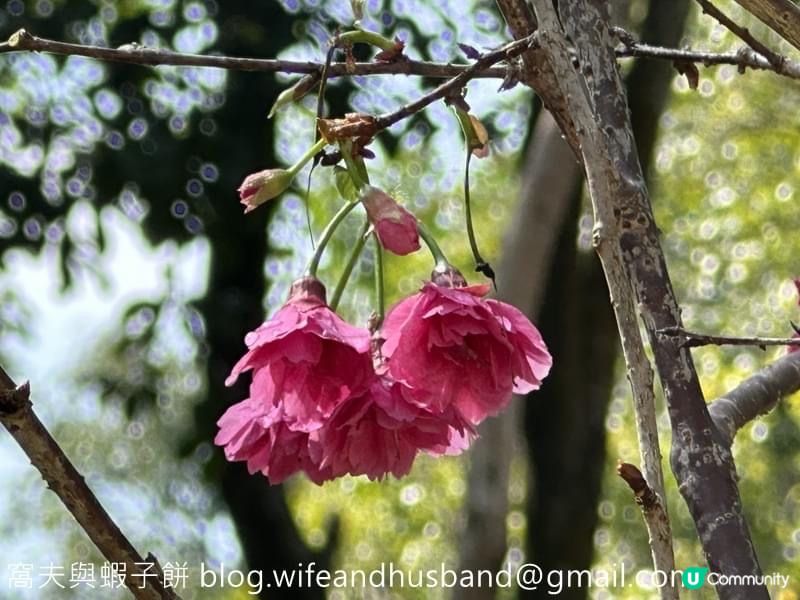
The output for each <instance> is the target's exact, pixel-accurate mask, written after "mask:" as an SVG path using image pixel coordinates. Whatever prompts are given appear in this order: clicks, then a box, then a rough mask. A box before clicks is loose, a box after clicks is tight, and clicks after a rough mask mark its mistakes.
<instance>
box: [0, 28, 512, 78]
mask: <svg viewBox="0 0 800 600" xmlns="http://www.w3.org/2000/svg"><path fill="white" fill-rule="evenodd" d="M18 51H29V52H48V53H51V54H60V55H66V56H85V57H87V58H94V59H97V60H102V61H106V62H119V63H128V64H134V65H146V66H159V65H169V66H187V67H216V68H219V69H227V70H230V71H261V72H268V73H277V72H280V73H299V74H308V73H317V74H320V73H322V69H323V67H324V63H321V62H313V61H305V62H303V61H293V60H276V59H270V58H237V57H232V56H207V55H203V54H181V53H179V52H172V51H171V50H160V49H156V48H148V47H146V46H140V45H138V44H125V45H123V46H120V47H119V48H103V47H101V46H85V45H82V44H70V43H67V42H58V41H55V40H49V39H45V38H40V37H37V36H35V35H33V34H31V33H29V32H28V31H26V30H25V29H20V30H19V31H17V32H16V33H15V34H13V35H12V36H11V37H10V38H9V39H8V41H7V42H3V43H0V53H4V52H18ZM470 67H471V66H470V65H452V64H445V63H434V62H425V61H416V60H398V61H395V62H368V63H354V64H351V65H348V64H347V63H346V62H337V63H333V64H332V65H331V67H330V70H329V72H328V77H342V76H355V75H420V76H422V77H435V78H438V79H445V78H448V77H455V76H456V75H459V74H460V73H463V72H464V71H466V70H467V69H469V68H470ZM507 73H508V69H506V68H505V67H494V68H486V69H483V70H477V71H473V73H472V75H471V76H470V79H476V78H481V77H483V78H485V77H491V78H503V77H505V76H506V75H507Z"/></svg>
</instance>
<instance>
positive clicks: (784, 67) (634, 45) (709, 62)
mask: <svg viewBox="0 0 800 600" xmlns="http://www.w3.org/2000/svg"><path fill="white" fill-rule="evenodd" d="M616 54H617V56H618V57H619V58H629V57H630V58H633V57H635V58H650V59H654V60H671V61H684V62H691V63H699V64H702V65H705V66H706V67H710V66H713V65H733V66H735V67H737V68H738V69H739V72H744V70H745V69H748V68H749V69H758V70H760V71H773V72H774V73H777V74H778V75H783V76H785V77H788V78H790V79H800V63H798V62H797V61H793V60H790V59H788V58H786V57H785V56H781V55H776V56H779V57H780V58H781V61H780V64H779V65H775V64H772V63H771V62H770V61H769V60H767V59H766V58H765V57H764V56H762V55H761V54H758V53H757V52H755V51H754V50H753V49H751V48H748V47H743V48H740V49H739V50H738V51H737V52H700V51H697V50H680V49H676V48H663V47H661V46H651V45H649V44H643V43H640V42H628V43H627V44H626V45H624V46H620V47H619V48H617V52H616Z"/></svg>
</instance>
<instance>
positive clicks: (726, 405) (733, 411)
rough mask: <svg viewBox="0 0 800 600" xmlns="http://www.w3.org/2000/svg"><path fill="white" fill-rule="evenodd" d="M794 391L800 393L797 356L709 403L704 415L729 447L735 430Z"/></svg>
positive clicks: (784, 358)
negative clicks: (708, 417)
mask: <svg viewBox="0 0 800 600" xmlns="http://www.w3.org/2000/svg"><path fill="white" fill-rule="evenodd" d="M797 390H800V352H791V353H789V354H787V355H786V356H782V357H781V358H779V359H778V360H776V361H775V362H774V363H772V364H770V365H767V366H766V367H764V368H763V369H761V370H760V371H758V372H757V373H756V374H755V375H753V376H752V377H749V378H747V379H745V380H744V381H743V382H742V383H740V384H739V385H738V386H736V387H735V388H734V389H732V390H731V391H729V392H728V393H727V394H725V395H724V396H721V397H720V398H718V399H717V400H715V401H714V402H712V403H711V404H710V405H709V407H708V412H709V413H710V414H711V418H712V419H713V421H714V424H715V425H716V426H717V429H718V430H719V432H720V433H721V434H722V435H723V437H724V438H725V441H726V442H727V444H728V445H729V446H730V445H731V444H732V443H733V439H734V438H735V437H736V433H737V432H738V431H739V429H741V428H742V427H744V426H745V425H746V424H747V423H749V422H750V421H752V420H753V419H755V418H756V417H758V416H759V415H764V414H767V413H768V412H769V411H771V410H772V409H773V408H774V407H775V406H776V405H777V404H778V402H779V401H780V400H781V398H784V397H785V396H788V395H789V394H793V393H794V392H796V391H797Z"/></svg>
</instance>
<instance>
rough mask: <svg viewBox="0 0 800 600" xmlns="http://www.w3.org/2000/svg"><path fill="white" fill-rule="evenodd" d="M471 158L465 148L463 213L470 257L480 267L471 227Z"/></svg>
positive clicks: (482, 261)
mask: <svg viewBox="0 0 800 600" xmlns="http://www.w3.org/2000/svg"><path fill="white" fill-rule="evenodd" d="M471 158H472V150H470V149H469V146H467V159H466V161H465V163H464V213H465V215H466V218H467V237H468V238H469V247H470V248H471V249H472V256H473V258H474V259H475V263H476V264H478V265H480V264H483V263H485V262H486V261H485V260H483V258H482V257H481V253H480V252H479V251H478V242H477V240H476V239H475V229H474V228H473V227H472V206H471V202H470V198H469V161H470V159H471Z"/></svg>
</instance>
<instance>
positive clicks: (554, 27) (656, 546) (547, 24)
mask: <svg viewBox="0 0 800 600" xmlns="http://www.w3.org/2000/svg"><path fill="white" fill-rule="evenodd" d="M534 6H535V9H536V15H537V17H538V18H539V19H540V25H541V32H540V33H541V43H542V46H543V48H545V50H547V51H549V52H550V58H551V61H552V64H553V69H554V71H555V73H556V75H557V76H558V79H559V83H560V85H561V86H562V93H563V94H564V96H566V97H567V99H568V105H569V108H570V111H571V114H572V115H573V119H574V121H575V124H576V125H577V131H578V135H579V136H580V137H579V139H580V144H581V150H582V152H583V160H584V168H585V170H586V174H587V181H588V183H589V190H590V194H591V197H592V202H593V206H594V218H595V230H594V242H595V249H596V250H597V254H598V256H599V257H600V260H601V262H602V265H603V270H604V272H605V275H606V281H607V282H608V289H609V292H610V294H611V304H612V307H613V309H614V315H615V317H616V320H617V328H618V330H619V335H620V341H621V343H622V353H623V356H624V358H625V366H626V368H627V375H628V381H629V382H630V386H631V391H632V393H633V404H634V414H635V416H636V432H637V435H638V440H639V451H640V454H641V457H642V462H643V464H644V466H645V471H646V473H647V480H648V481H649V482H650V485H651V486H653V488H654V490H655V492H654V494H655V495H656V497H660V498H666V493H665V491H664V475H663V470H662V468H661V450H660V446H659V440H658V425H657V422H656V411H655V395H654V392H653V369H652V366H651V364H650V361H649V359H648V358H647V355H646V353H645V349H644V343H643V341H642V336H641V333H640V328H639V319H638V315H637V312H636V305H635V302H634V299H635V294H634V291H633V288H632V287H631V279H630V277H629V276H628V274H627V273H626V270H625V264H624V258H623V256H622V249H621V247H620V244H619V243H618V241H617V239H618V236H619V235H620V233H621V230H620V226H619V223H618V222H617V220H616V219H614V217H613V205H612V202H611V199H610V197H609V196H608V195H605V196H603V197H601V194H607V193H611V189H612V185H613V184H611V185H609V184H607V183H606V184H605V185H602V189H603V192H600V191H599V189H598V183H599V182H600V181H601V180H602V179H603V178H605V177H608V176H609V174H610V173H611V172H612V169H613V168H614V167H613V164H612V163H613V161H612V158H611V152H612V150H611V149H609V148H608V147H607V145H606V141H605V140H604V139H603V134H602V132H601V131H599V130H598V129H599V128H598V125H597V123H598V122H601V119H602V118H603V116H602V115H601V110H602V108H600V107H599V106H598V104H597V103H596V102H597V98H596V97H593V95H592V90H590V89H587V86H585V85H584V83H583V82H582V81H581V80H579V79H578V78H577V77H576V71H575V69H574V68H573V66H572V61H571V60H570V54H569V50H568V48H567V44H566V39H565V35H564V32H562V30H561V27H560V25H559V23H558V18H557V16H556V14H555V10H554V9H553V5H552V3H551V2H550V0H537V1H535V2H534ZM575 10H585V7H584V8H580V9H578V8H576V9H575ZM569 20H570V18H569V16H567V21H569ZM573 39H574V38H573ZM609 41H610V40H609ZM579 53H580V52H579ZM579 60H580V59H579ZM601 60H602V58H601ZM614 66H615V67H616V65H614ZM585 68H586V69H594V66H589V61H588V60H587V62H586V67H585ZM594 72H595V73H597V74H600V73H601V72H602V69H601V68H598V69H596V70H595V71H594ZM619 85H621V83H620V84H619ZM593 100H594V101H595V103H593ZM607 100H611V99H606V100H604V101H607ZM626 114H627V110H626ZM628 126H630V125H629V123H628ZM631 138H632V135H631ZM595 169H598V171H600V170H603V171H604V172H603V173H602V174H599V173H595V172H594V171H595ZM640 177H641V175H640ZM613 178H615V177H613ZM613 178H612V180H613ZM642 179H643V177H642ZM661 512H662V515H661V516H662V519H661V521H660V529H659V530H656V529H653V530H650V525H651V522H650V521H647V525H648V531H649V533H650V541H651V545H650V548H651V551H652V556H653V566H654V567H655V568H656V569H658V570H659V571H664V572H670V571H672V570H673V569H674V568H675V557H674V552H673V548H672V536H671V533H670V526H669V518H668V516H667V511H666V506H665V505H663V504H662V505H661ZM660 595H661V598H662V599H664V600H674V599H677V598H678V593H677V591H676V589H675V588H674V587H673V586H672V585H666V586H664V587H663V588H661V589H660Z"/></svg>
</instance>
